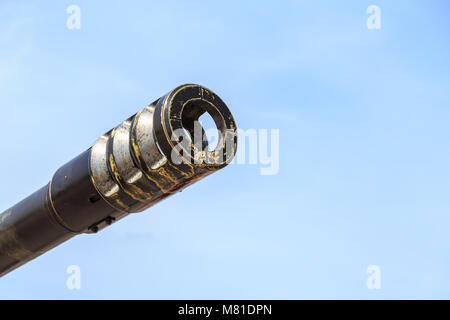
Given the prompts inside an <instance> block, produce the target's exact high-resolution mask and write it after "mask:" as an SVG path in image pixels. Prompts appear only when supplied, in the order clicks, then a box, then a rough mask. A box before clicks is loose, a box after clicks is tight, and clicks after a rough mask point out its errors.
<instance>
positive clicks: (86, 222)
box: [0, 84, 237, 276]
mask: <svg viewBox="0 0 450 320" xmlns="http://www.w3.org/2000/svg"><path fill="white" fill-rule="evenodd" d="M205 112H208V113H209V114H210V115H211V117H212V118H213V120H214V122H215V124H216V126H217V129H218V132H219V141H218V143H217V147H216V148H215V149H214V150H209V149H208V143H207V139H205V136H204V133H205V131H204V130H203V128H201V126H200V132H201V136H202V137H201V139H200V140H198V139H193V141H191V140H189V139H190V138H192V137H194V136H195V134H196V132H197V131H196V129H195V128H198V127H196V126H199V124H198V119H199V117H200V116H201V115H202V114H203V113H205ZM180 129H181V130H184V131H183V132H188V134H184V133H183V134H182V135H179V134H178V135H177V132H178V131H179V130H180ZM189 135H190V138H189ZM188 138H189V139H188ZM199 141H200V142H199ZM236 146H237V136H236V124H235V122H234V119H233V117H232V115H231V113H230V111H229V110H228V107H227V106H226V105H225V103H224V102H223V101H222V100H221V99H220V98H219V97H218V96H217V95H216V94H214V93H213V92H212V91H210V90H208V89H206V88H204V87H201V86H198V85H194V84H188V85H182V86H179V87H177V88H175V89H174V90H172V91H171V92H169V93H168V94H166V95H165V96H163V97H161V98H159V99H158V100H156V101H155V102H154V103H152V104H150V105H149V106H147V107H145V108H144V109H142V110H141V111H139V112H138V113H137V114H135V115H134V116H132V117H130V118H129V119H127V120H125V121H124V122H122V123H121V124H119V125H118V126H117V127H115V128H114V129H112V130H110V131H108V132H107V133H105V134H104V135H102V136H101V137H100V138H98V139H97V140H96V142H95V143H94V144H93V146H92V147H91V148H89V149H88V150H87V151H85V152H83V153H82V154H80V155H79V156H78V157H76V158H74V159H73V160H72V161H70V162H68V163H67V164H65V165H63V166H62V167H61V168H59V169H58V170H57V171H56V173H55V174H54V176H53V178H52V179H51V181H50V183H49V184H48V185H47V186H45V187H43V188H42V189H40V190H38V191H37V192H36V193H34V194H32V195H31V196H30V197H28V198H26V199H24V200H23V201H21V202H20V203H18V204H16V205H15V206H13V207H12V208H11V209H9V210H7V211H5V212H4V213H2V214H1V215H0V276H2V275H4V274H6V273H8V272H10V271H12V270H14V269H15V268H17V267H18V266H20V265H22V264H23V263H25V262H27V261H29V260H31V259H33V258H35V257H37V256H39V255H40V254H42V253H44V252H45V251H47V250H50V249H51V248H53V247H54V246H56V245H58V244H60V243H61V242H63V241H66V240H67V239H69V238H71V237H72V236H74V235H77V234H79V233H95V232H97V231H98V230H100V229H102V228H104V227H106V226H108V225H110V224H111V223H113V222H115V221H117V220H119V219H121V218H123V217H124V216H126V215H127V214H129V213H134V212H139V211H142V210H144V209H146V208H148V207H150V206H151V205H153V204H155V203H157V202H159V201H161V200H162V199H164V198H166V197H168V196H170V195H172V194H174V193H175V192H177V191H180V190H181V189H183V188H185V187H186V186H188V185H190V184H192V183H193V182H195V181H198V180H200V179H202V178H203V177H205V176H207V175H209V174H210V173H212V172H214V171H216V170H219V169H221V168H223V167H224V166H226V165H227V164H228V163H229V162H230V161H231V160H232V158H233V157H234V154H235V152H236ZM174 155H175V156H174Z"/></svg>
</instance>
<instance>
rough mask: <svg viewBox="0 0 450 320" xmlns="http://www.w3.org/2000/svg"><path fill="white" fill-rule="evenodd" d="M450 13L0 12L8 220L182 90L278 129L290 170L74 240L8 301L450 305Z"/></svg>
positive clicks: (21, 280) (39, 262)
mask: <svg viewBox="0 0 450 320" xmlns="http://www.w3.org/2000/svg"><path fill="white" fill-rule="evenodd" d="M71 4H76V5H78V6H79V7H80V9H81V29H80V30H68V29H67V27H66V19H67V18H68V14H67V13H66V8H67V7H68V6H69V5H71ZM372 4H374V5H378V6H379V7H380V9H381V29H380V30H368V29H367V27H366V20H367V18H368V16H369V15H368V14H367V13H366V8H367V7H368V6H369V5H372ZM449 9H450V8H449V5H448V3H447V2H446V1H428V2H424V1H378V0H373V1H356V0H355V1H345V2H341V1H340V2H337V1H285V2H282V3H280V2H274V1H246V2H243V1H213V2H212V1H206V0H205V1H189V2H187V1H186V2H181V1H161V2H158V3H157V2H151V1H127V2H126V3H125V2H120V1H96V2H95V3H94V2H93V1H59V2H51V1H46V2H45V3H44V2H43V3H40V4H38V3H35V2H32V1H21V2H20V3H18V2H17V1H2V3H1V4H0V117H1V118H2V120H3V121H2V124H1V125H0V136H2V137H3V139H2V143H1V146H2V147H1V149H2V157H1V160H0V172H1V175H2V181H3V182H2V183H1V184H0V194H1V195H2V196H1V197H0V208H4V209H7V208H8V207H10V206H11V205H13V204H14V203H16V202H17V201H19V200H21V199H22V198H24V197H26V196H27V195H29V194H30V193H32V192H33V191H35V190H36V189H37V188H39V187H41V186H43V185H44V184H46V183H47V182H48V181H49V179H50V177H51V175H52V174H53V172H54V171H55V170H56V169H57V168H58V167H59V166H60V165H62V164H64V163H65V162H67V161H68V160H70V159H71V158H73V157H74V156H76V155H78V154H79V153H81V152H82V151H84V150H85V149H86V148H88V147H89V146H90V145H91V144H92V143H93V142H94V141H95V139H96V138H97V137H98V136H100V135H101V134H103V133H104V132H105V131H107V130H109V129H110V128H112V127H113V126H115V125H118V124H119V123H120V122H121V121H123V120H124V119H126V118H128V117H129V116H130V115H132V114H134V113H135V112H137V111H138V110H140V109H141V108H143V107H144V106H145V105H146V104H148V103H150V102H152V101H154V100H155V98H157V97H159V96H161V95H163V94H164V93H166V92H167V91H169V90H171V89H172V88H174V87H176V86H177V85H179V84H182V83H198V84H202V85H205V86H206V87H208V88H210V89H212V90H213V91H215V92H216V93H217V94H218V95H219V96H220V97H221V98H222V99H223V100H224V101H225V102H226V103H227V104H228V106H229V108H230V109H231V111H232V112H233V115H234V117H235V119H236V122H237V124H238V126H239V127H240V128H242V129H250V128H254V129H279V130H280V168H279V172H278V174H276V175H272V176H262V175H260V166H258V165H231V166H229V167H227V168H225V169H224V170H222V171H220V172H218V173H216V174H214V175H212V176H209V177H208V178H206V179H204V180H202V181H200V182H198V183H197V184H195V185H193V186H191V187H190V188H188V189H186V190H185V191H184V192H182V193H180V194H177V195H175V196H173V197H171V198H170V199H169V200H166V201H163V202H161V203H159V204H157V205H155V206H154V207H152V208H150V209H149V210H147V211H146V212H145V213H140V214H134V215H132V216H129V217H127V218H126V219H124V220H121V221H120V222H119V223H117V224H115V225H113V226H111V227H109V228H107V229H105V230H103V231H101V232H100V233H99V234H96V235H81V236H78V237H76V238H73V239H71V240H69V241H68V242H66V243H64V244H62V245H61V246H59V247H57V248H56V249H54V250H52V251H50V252H48V253H46V254H45V255H43V256H41V257H39V258H38V259H36V260H34V261H32V262H30V263H28V264H26V265H25V266H23V267H22V268H20V269H18V270H16V271H14V272H12V273H10V274H8V275H7V276H5V277H3V278H2V279H0V298H3V299H6V298H8V299H9V298H26V299H34V298H44V299H47V298H56V299H82V298H86V299H91V298H95V299H104V298H125V299H128V298H137V299H142V298H149V299H172V298H175V299H197V298H211V299H214V298H237V299H241V298H250V299H251V298H267V299H271V298H273V299H279V298H283V299H300V298H326V299H329V298H344V299H346V298H362V299H383V298H384V299H391V298H450V289H449V288H450V274H449V271H448V270H449V267H450V234H449V232H448V228H449V226H450V214H449V212H450V197H449V191H450V166H449V163H450V148H449V147H450V142H449V138H450V127H449V125H448V123H449V120H450V98H449V92H450V76H449V71H450V62H449V52H450V51H449V50H450V48H449V46H450V44H449V41H448V31H449V27H450V22H449V20H448V14H447V13H448V10H449ZM223 203H226V204H227V205H226V206H224V205H223ZM69 265H78V266H80V268H81V275H82V278H81V279H82V280H81V290H68V289H67V287H66V279H67V277H68V274H67V273H66V269H67V267H68V266H69ZM369 265H378V266H379V267H380V269H381V289H380V290H369V289H368V288H367V287H366V280H367V278H368V276H369V275H368V274H367V273H366V269H367V267H368V266H369Z"/></svg>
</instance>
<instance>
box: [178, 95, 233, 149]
mask: <svg viewBox="0 0 450 320" xmlns="http://www.w3.org/2000/svg"><path fill="white" fill-rule="evenodd" d="M181 123H182V125H183V129H184V131H185V136H186V138H187V139H188V140H189V142H190V143H192V144H194V145H196V146H199V145H200V143H201V148H202V151H214V150H216V149H218V148H220V143H221V141H222V140H223V130H224V121H223V118H222V116H221V114H220V113H219V112H218V111H217V109H216V108H215V107H214V106H212V105H210V104H209V103H207V102H205V101H203V100H194V101H189V102H187V103H186V104H185V105H184V106H183V111H182V114H181Z"/></svg>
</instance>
